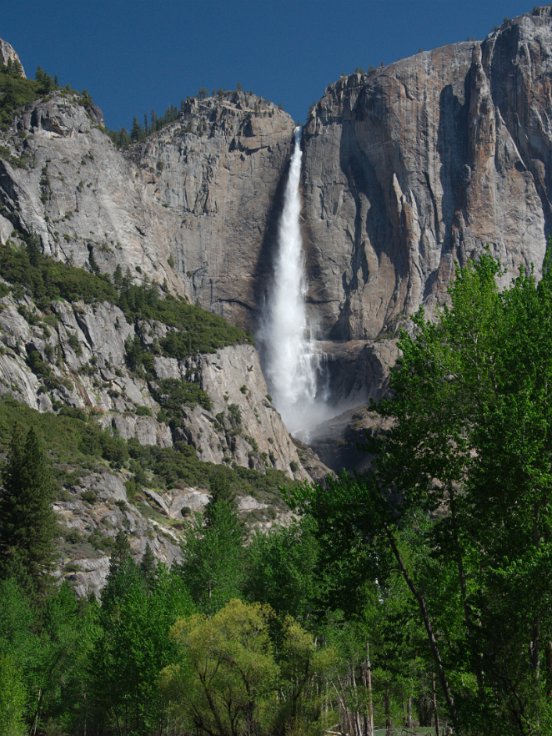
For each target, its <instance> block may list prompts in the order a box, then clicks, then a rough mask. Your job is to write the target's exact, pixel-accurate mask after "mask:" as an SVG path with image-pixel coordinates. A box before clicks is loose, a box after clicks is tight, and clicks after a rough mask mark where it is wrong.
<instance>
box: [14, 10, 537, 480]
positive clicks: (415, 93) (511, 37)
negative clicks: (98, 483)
mask: <svg viewBox="0 0 552 736" xmlns="http://www.w3.org/2000/svg"><path fill="white" fill-rule="evenodd" d="M10 49H11V47H9V45H6V44H4V45H2V46H1V54H2V55H3V56H2V58H4V59H6V58H7V57H6V56H5V55H6V54H14V53H15V52H13V49H11V51H10ZM9 58H12V59H13V58H14V57H13V56H11V57H9ZM550 109H552V10H551V8H550V7H546V8H540V9H539V8H538V9H535V11H533V12H532V13H531V14H528V15H525V16H522V17H520V18H517V19H515V20H513V21H507V22H505V23H504V24H503V25H502V26H501V27H500V28H499V29H498V30H496V31H494V32H493V33H491V34H490V35H489V36H488V37H487V38H486V39H485V40H484V41H483V42H465V43H459V44H453V45H450V46H445V47H443V48H440V49H436V50H435V51H431V52H424V53H420V54H417V55H415V56H413V57H411V58H409V59H405V60H402V61H399V62H397V63H395V64H392V65H390V66H388V67H385V68H384V67H382V68H380V69H376V70H372V71H370V72H367V73H359V74H353V75H351V76H349V77H343V78H341V79H340V80H339V81H338V82H337V83H335V84H333V85H331V86H330V87H328V89H327V91H326V93H325V95H324V97H323V98H322V99H321V100H320V102H319V103H318V104H317V105H316V106H315V107H314V108H313V109H312V110H311V112H310V114H309V118H308V121H307V123H306V126H305V128H304V134H303V147H304V156H303V162H304V163H303V166H304V169H303V181H302V186H303V197H304V205H303V213H302V215H303V230H304V236H305V243H306V249H307V270H308V284H309V292H308V301H309V316H310V321H311V323H312V324H313V325H315V326H316V328H317V331H318V337H319V339H320V340H321V341H322V348H323V350H324V352H325V353H326V356H327V369H328V370H327V375H328V381H329V387H330V392H331V394H332V396H333V397H334V399H335V400H343V401H344V403H345V404H348V405H349V406H351V405H352V404H354V403H355V402H361V401H363V400H364V399H365V398H366V397H368V396H370V397H374V398H377V397H378V396H379V395H381V393H382V391H384V390H385V386H386V376H387V373H388V369H389V366H390V365H391V364H392V363H393V361H394V360H395V357H396V348H395V344H394V336H395V335H396V332H397V328H398V327H399V326H401V325H403V324H406V323H407V322H408V319H409V317H410V316H411V315H412V314H413V313H414V312H415V311H416V310H417V309H418V307H419V306H420V305H422V304H423V305H425V306H426V307H427V309H428V311H429V312H430V313H431V310H433V309H434V308H435V306H436V305H437V304H438V303H440V302H442V301H443V300H445V299H446V288H447V284H448V283H449V280H450V278H451V276H452V274H453V271H454V268H455V263H457V262H459V263H460V264H462V263H465V262H466V261H467V260H468V259H469V258H472V257H474V256H476V255H477V254H478V253H480V252H481V251H482V249H483V248H484V247H485V246H486V245H488V246H489V248H490V251H491V253H493V254H494V255H496V256H497V257H498V258H499V259H500V261H501V263H502V265H503V266H504V267H505V269H506V274H505V276H504V281H505V282H506V281H507V280H508V279H509V278H511V277H512V275H513V274H515V273H516V272H517V270H518V269H519V267H520V266H530V265H532V264H533V265H534V266H535V267H536V269H537V270H538V269H539V268H540V266H541V264H542V260H543V256H544V251H545V242H546V241H545V237H546V235H547V234H550V233H552V205H551V201H552V170H551V166H552V164H551V159H550V151H551V150H552V125H551V123H550ZM293 128H294V123H293V121H292V119H291V118H290V116H289V115H287V113H285V112H283V111H282V110H280V109H279V108H278V107H277V106H275V105H273V104H272V103H270V102H267V101H265V100H262V99H260V98H258V97H256V96H254V95H251V94H246V93H244V92H232V93H220V94H219V95H218V96H216V97H209V98H205V99H199V98H195V99H190V100H188V101H187V102H186V103H185V105H184V106H183V108H182V110H181V112H180V115H179V118H178V120H177V121H175V122H173V123H171V124H169V125H167V126H165V127H164V128H162V129H161V130H160V131H158V132H157V133H155V134H153V135H151V136H149V137H148V138H147V140H146V141H144V142H142V143H134V144H133V145H132V146H131V147H130V148H129V149H127V150H126V151H121V150H119V149H117V148H116V147H115V146H114V145H113V143H112V142H111V140H110V138H109V137H108V135H107V134H106V132H105V130H104V128H103V119H102V116H101V112H100V111H99V110H98V109H97V108H95V107H94V105H92V104H91V103H90V100H89V98H87V97H86V96H79V95H76V94H74V93H66V92H62V91H58V92H55V93H52V94H50V95H48V96H47V97H46V98H44V99H42V100H38V101H36V102H35V103H33V104H31V105H29V106H28V107H27V108H26V109H24V110H22V111H20V112H19V113H18V115H17V116H16V118H15V119H14V122H13V124H12V126H11V128H10V129H9V130H8V131H4V132H2V133H0V242H2V243H5V242H6V241H7V240H8V239H9V238H11V237H13V234H14V233H15V235H16V236H17V234H18V233H27V234H29V233H31V232H32V233H35V234H37V235H38V236H39V238H40V242H41V245H42V248H43V250H44V252H45V253H47V254H50V255H52V256H54V257H55V258H57V259H59V260H63V261H67V262H72V263H74V264H75V265H77V266H81V267H83V268H87V269H89V270H96V269H99V270H100V271H103V272H107V273H110V274H113V273H114V271H115V269H116V267H117V266H120V267H121V269H122V270H123V272H125V271H128V273H129V274H130V276H131V277H132V278H133V279H135V280H137V281H140V280H145V279H149V280H152V281H155V282H158V283H160V284H165V285H166V288H167V289H168V290H169V291H171V292H173V293H176V294H179V295H181V296H186V297H188V298H189V299H190V300H192V301H194V302H197V303H199V304H200V305H201V306H203V307H205V308H207V309H210V310H212V311H215V312H217V313H219V314H222V315H223V316H225V317H227V318H228V319H230V320H231V321H233V322H235V323H237V324H240V325H242V326H246V327H248V328H249V329H253V330H254V329H255V325H256V323H257V317H258V313H259V310H260V309H261V308H262V299H263V294H264V293H265V291H266V285H267V283H268V282H269V280H270V277H271V262H272V257H273V254H274V248H275V232H276V227H277V222H278V215H279V212H280V209H281V194H282V189H283V185H284V183H285V179H286V176H287V168H288V161H289V156H290V152H291V145H292V139H293ZM79 309H80V307H79ZM83 309H84V311H83V312H82V313H79V314H77V313H76V312H75V305H69V306H67V305H65V306H63V305H60V306H59V310H60V311H59V314H58V315H57V317H58V322H59V324H58V327H57V328H56V330H57V336H56V339H57V340H58V341H59V343H60V344H61V345H62V350H63V351H64V353H63V354H64V357H63V361H62V363H63V365H62V366H61V367H60V368H59V371H60V376H59V377H58V378H59V379H60V380H62V379H65V378H66V379H67V382H69V381H71V382H72V385H73V388H72V389H71V388H67V387H65V389H64V390H65V394H64V396H61V394H62V393H63V391H62V390H61V389H60V388H58V389H56V390H57V391H58V394H59V395H53V394H52V392H48V391H46V392H44V391H41V390H40V381H39V380H38V379H37V377H36V375H35V374H33V373H32V371H30V370H28V366H27V362H26V361H27V359H28V357H29V356H28V351H27V348H25V351H26V352H27V354H26V355H24V354H22V353H21V347H19V348H18V347H17V345H18V343H23V344H24V345H32V346H33V349H36V350H38V351H39V352H41V355H42V354H43V353H44V350H46V347H45V346H46V345H48V344H49V343H48V339H46V338H44V337H43V336H42V337H41V336H40V335H39V334H37V330H36V329H35V327H34V326H33V325H29V324H28V323H27V322H26V321H25V319H23V318H22V317H21V314H19V313H18V311H17V305H10V304H6V307H5V312H4V313H2V315H3V316H1V315H0V319H1V320H2V327H3V330H4V335H5V341H6V346H7V347H6V352H5V353H4V354H3V355H0V381H1V382H2V384H3V385H4V386H6V387H8V386H9V387H10V391H11V392H12V393H14V394H16V395H18V396H20V397H21V398H22V399H23V400H25V401H26V402H27V403H29V404H30V405H32V406H36V407H38V408H40V409H41V410H47V409H49V408H51V406H54V405H55V402H56V401H58V402H59V401H62V402H66V403H73V404H74V405H75V406H80V405H81V404H82V403H85V404H86V403H87V402H90V405H92V406H96V407H98V409H99V410H100V411H101V412H103V417H104V419H103V421H105V423H106V424H108V423H112V424H113V426H114V427H116V429H117V431H118V432H119V433H120V434H121V435H123V436H124V437H136V438H137V439H139V441H140V442H142V443H156V444H158V445H163V444H165V443H169V442H171V441H174V437H172V436H170V437H169V434H170V432H169V430H168V427H167V425H163V422H158V421H157V420H154V419H153V414H154V413H155V411H156V407H155V399H154V398H153V396H152V394H151V392H150V391H149V388H148V386H147V385H146V382H144V381H142V383H141V382H140V380H139V379H138V378H137V377H136V376H131V375H129V374H127V372H125V370H122V375H121V376H119V375H117V374H116V371H115V370H114V368H113V366H117V365H118V363H119V362H120V355H121V351H122V350H123V348H124V342H125V339H128V338H129V337H130V338H132V337H133V336H134V337H136V336H137V334H138V333H137V332H136V330H140V329H142V328H141V327H140V326H136V325H130V324H128V323H126V322H125V321H124V319H123V320H122V321H121V319H120V317H121V315H117V320H119V321H118V324H119V327H118V328H115V326H114V325H115V323H116V321H117V320H114V319H113V315H114V314H115V312H113V311H112V312H110V311H109V309H107V308H106V310H107V311H105V310H104V311H102V308H101V307H98V308H92V307H86V308H83ZM77 311H78V310H77ZM8 315H9V318H8ZM148 329H149V328H148ZM159 329H160V328H159V326H157V327H154V328H153V330H154V331H155V330H159ZM63 330H65V333H64V332H63ZM70 334H74V336H75V340H76V341H77V342H78V343H79V344H81V343H82V356H77V355H76V354H73V353H72V352H71V346H70V344H69V342H68V336H69V335H70ZM138 336H139V337H140V339H141V338H142V337H143V335H142V334H141V333H140V335H138ZM10 341H11V342H10ZM8 343H9V344H8ZM106 346H109V348H110V349H112V353H111V356H112V358H111V359H110V358H109V356H108V355H106V353H105V350H106V349H107V348H106ZM29 349H31V348H29ZM52 349H53V348H52ZM96 354H97V360H98V361H99V363H98V365H101V370H100V372H99V373H95V374H94V375H95V376H96V377H95V379H94V380H96V381H97V384H98V385H91V384H92V383H93V378H92V373H94V371H92V372H91V374H90V375H88V376H87V375H84V377H83V376H82V375H81V373H82V367H83V365H82V361H83V360H85V359H89V358H90V355H96ZM44 355H45V353H44ZM102 361H103V363H102ZM249 366H252V368H251V371H249ZM56 370H57V369H56ZM155 370H156V372H157V378H158V379H159V380H162V379H163V378H165V379H167V378H176V379H177V380H179V379H180V378H182V377H183V376H186V375H189V374H190V372H192V373H194V375H196V376H197V380H198V381H199V382H200V384H201V386H202V388H203V389H204V390H206V391H207V393H208V394H210V396H211V400H212V404H213V409H212V410H209V411H207V410H205V409H203V408H201V407H199V406H196V407H195V408H193V409H189V410H188V409H186V412H187V416H186V426H185V429H183V430H182V431H183V433H184V437H183V438H184V439H185V440H186V441H187V442H189V443H191V444H193V445H194V446H195V447H196V448H197V450H198V452H199V453H200V456H201V457H202V458H204V459H210V460H212V461H214V462H222V461H225V460H226V461H230V462H236V463H237V464H241V465H253V466H256V463H258V462H259V458H264V459H263V460H262V462H268V463H269V464H271V465H273V466H275V467H278V468H281V469H283V470H286V469H287V470H288V471H289V466H290V463H293V464H294V466H295V464H296V463H297V462H298V461H297V460H296V456H295V454H294V447H293V446H292V445H291V444H290V440H289V437H287V435H286V433H285V430H284V429H283V427H282V426H281V424H278V422H279V420H278V419H277V417H276V414H275V412H273V410H272V408H271V406H270V402H269V400H268V399H267V398H266V387H264V384H262V377H261V375H260V372H259V366H258V359H257V356H256V354H255V353H254V351H253V349H251V348H248V347H240V348H232V349H227V350H226V351H222V352H220V353H219V354H217V355H216V356H203V357H201V358H195V359H194V360H191V361H188V362H187V363H186V362H184V363H182V362H178V361H173V362H171V361H170V360H169V359H162V358H159V359H156V363H155ZM71 371H72V372H73V373H75V374H77V377H76V378H75V379H74V380H73V379H72V378H70V373H71ZM225 397H226V398H225ZM253 397H254V398H253ZM79 402H80V403H79ZM152 402H153V403H152ZM138 406H142V413H140V412H138V413H137V411H136V408H137V407H138ZM230 406H232V407H233V408H232V409H231V410H230ZM148 409H149V410H151V411H152V416H148V415H147V414H144V412H145V411H147V410H148ZM238 418H239V422H238ZM238 425H239V426H238ZM248 437H249V438H250V439H251V440H253V441H254V443H252V442H250V441H249V440H248V439H247V438H248ZM269 440H270V441H269ZM255 448H256V449H255ZM299 465H300V463H299Z"/></svg>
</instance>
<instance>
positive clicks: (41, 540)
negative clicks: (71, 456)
mask: <svg viewBox="0 0 552 736" xmlns="http://www.w3.org/2000/svg"><path fill="white" fill-rule="evenodd" d="M54 494H55V485H54V482H53V479H52V477H51V473H50V468H49V466H48V463H47V461H46V457H45V455H44V453H43V452H42V449H41V447H40V445H39V442H38V438H37V435H36V432H35V431H34V429H32V428H31V429H29V431H28V432H27V435H26V437H25V438H23V436H22V434H21V432H20V431H19V430H18V429H17V427H16V429H15V430H14V432H13V433H12V437H11V442H10V446H9V452H8V457H7V460H6V463H5V465H4V468H3V474H2V487H1V488H0V569H1V570H2V571H3V572H4V574H6V573H8V572H9V571H11V570H14V569H17V568H21V567H22V568H23V569H24V570H25V573H26V576H27V577H28V578H29V581H30V583H31V584H32V585H33V587H35V588H38V587H39V586H40V583H41V582H42V581H44V580H45V579H46V575H45V573H47V572H48V571H49V570H51V569H52V567H53V565H54V561H55V555H54V536H55V531H56V524H55V519H54V512H53V510H52V502H53V500H54Z"/></svg>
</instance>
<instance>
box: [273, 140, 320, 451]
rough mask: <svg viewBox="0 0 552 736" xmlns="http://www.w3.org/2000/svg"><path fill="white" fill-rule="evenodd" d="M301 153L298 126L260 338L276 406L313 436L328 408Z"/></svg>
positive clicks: (293, 426)
mask: <svg viewBox="0 0 552 736" xmlns="http://www.w3.org/2000/svg"><path fill="white" fill-rule="evenodd" d="M302 155H303V154H302V151H301V128H300V127H298V128H296V129H295V143H294V148H293V154H292V157H291V162H290V167H289V175H288V179H287V182H286V188H285V192H284V204H283V210H282V214H281V218H280V222H279V226H278V248H277V253H276V256H275V260H274V279H273V283H272V289H271V292H270V294H269V295H268V299H267V304H266V310H265V315H264V320H263V324H262V327H261V331H260V335H259V337H260V340H261V342H262V344H263V347H264V363H265V373H266V378H267V382H268V385H269V388H270V391H271V394H272V398H273V402H274V406H275V407H276V409H278V411H279V412H280V414H281V415H282V418H283V420H284V423H285V425H286V426H287V428H288V429H289V431H290V432H291V433H292V434H299V435H303V436H304V437H305V438H308V434H309V432H310V430H311V429H312V428H313V427H314V426H316V425H317V424H319V423H320V422H321V421H323V420H324V418H326V416H327V415H328V410H327V406H326V402H325V397H324V396H323V393H324V392H323V391H321V390H320V389H319V386H320V384H321V383H322V381H321V380H320V378H321V377H320V366H321V360H320V357H321V356H320V354H319V353H318V352H317V350H316V345H315V342H314V341H313V340H312V337H311V331H310V330H309V325H308V324H307V312H306V305H305V296H306V291H307V287H306V282H305V273H304V256H303V242H302V238H301V227H300V215H301V195H300V180H301V158H302ZM321 394H322V395H321Z"/></svg>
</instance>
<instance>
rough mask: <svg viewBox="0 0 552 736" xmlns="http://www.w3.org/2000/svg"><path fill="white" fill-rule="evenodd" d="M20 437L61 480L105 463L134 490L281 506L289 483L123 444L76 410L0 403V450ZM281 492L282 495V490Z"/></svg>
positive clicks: (270, 473)
mask: <svg viewBox="0 0 552 736" xmlns="http://www.w3.org/2000/svg"><path fill="white" fill-rule="evenodd" d="M15 425H18V426H19V427H20V428H21V431H22V432H23V433H27V432H28V431H29V430H30V429H33V431H34V432H35V433H36V436H37V437H38V440H39V442H40V444H41V446H42V447H43V448H44V449H45V451H46V452H47V454H48V456H49V457H50V458H51V460H52V462H53V463H54V470H55V472H56V475H57V476H58V478H59V479H61V480H63V478H64V473H65V471H64V470H63V469H62V468H65V467H66V466H71V467H83V466H84V467H93V466H94V465H97V464H106V463H107V464H110V465H111V466H113V467H114V468H116V469H117V468H121V467H127V468H128V469H129V470H131V471H132V472H133V474H134V478H135V483H136V486H135V490H138V489H139V488H140V486H141V485H145V483H146V479H147V483H148V485H151V486H152V487H158V488H171V487H174V486H176V485H178V484H185V485H188V486H199V487H205V488H207V489H208V490H210V489H216V488H217V487H219V486H220V485H221V484H224V485H227V486H228V488H229V491H230V493H232V494H236V493H247V494H250V495H252V496H255V497H256V498H259V499H263V500H269V501H270V502H271V503H276V504H278V503H281V493H282V489H291V488H292V487H294V483H293V482H291V481H290V480H289V478H288V477H287V476H286V475H284V474H283V473H282V472H281V471H278V470H274V469H268V470H267V471H266V473H259V472H258V471H255V470H250V469H248V468H242V467H236V468H232V467H227V466H220V465H215V464H214V463H207V462H202V461H201V460H199V459H198V457H197V454H196V452H195V450H194V448H193V447H191V446H190V445H187V444H184V443H177V444H176V446H175V447H174V448H172V447H164V448H162V447H155V446H143V445H140V444H139V443H138V442H137V441H136V440H130V441H128V442H127V441H125V440H123V439H122V438H120V437H117V436H116V435H114V434H112V433H111V432H110V431H109V430H104V429H101V428H100V427H99V426H98V425H97V423H96V422H95V421H94V417H93V416H90V417H89V416H88V415H87V414H86V413H85V412H83V411H81V410H79V409H70V408H62V409H61V410H60V412H59V414H52V413H48V412H45V413H40V412H37V411H35V410H34V409H30V408H29V407H28V406H26V405H25V404H22V403H20V402H17V401H15V400H14V399H10V398H2V399H1V400H0V448H7V447H9V443H10V441H11V435H12V431H13V427H14V426H15ZM286 492H287V491H286Z"/></svg>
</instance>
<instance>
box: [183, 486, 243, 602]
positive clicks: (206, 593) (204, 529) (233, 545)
mask: <svg viewBox="0 0 552 736" xmlns="http://www.w3.org/2000/svg"><path fill="white" fill-rule="evenodd" d="M215 489H216V490H215V491H214V493H213V496H212V498H211V500H210V501H209V503H208V504H207V508H206V509H205V514H204V518H203V523H202V522H201V521H200V520H199V519H196V523H195V525H194V526H193V527H192V528H191V529H190V530H189V532H188V533H187V534H186V537H185V541H184V545H183V557H184V560H183V562H182V565H181V568H180V569H181V571H182V575H183V577H184V582H185V583H186V586H187V587H188V589H189V591H190V593H191V595H192V598H193V599H194V601H195V603H197V605H198V606H199V607H200V608H201V609H202V610H204V611H206V612H207V613H214V612H215V611H218V609H219V608H221V606H223V605H224V604H225V603H227V602H228V601H229V600H230V599H231V598H235V597H239V595H240V593H241V588H242V584H243V580H244V557H245V553H244V547H243V541H244V539H243V525H242V523H241V521H240V519H239V517H238V514H237V510H236V506H235V502H234V500H233V499H232V498H231V496H230V491H229V488H228V482H227V479H226V480H225V476H224V475H220V476H218V480H217V481H216V483H215Z"/></svg>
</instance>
